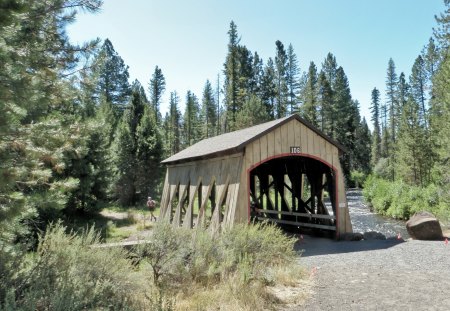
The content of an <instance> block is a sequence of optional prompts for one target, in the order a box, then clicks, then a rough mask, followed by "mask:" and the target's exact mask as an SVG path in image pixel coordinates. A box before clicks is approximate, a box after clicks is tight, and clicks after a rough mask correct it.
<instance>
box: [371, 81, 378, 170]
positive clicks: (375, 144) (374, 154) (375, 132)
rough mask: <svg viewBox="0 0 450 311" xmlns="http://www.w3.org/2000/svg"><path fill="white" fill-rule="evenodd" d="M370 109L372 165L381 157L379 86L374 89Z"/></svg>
mask: <svg viewBox="0 0 450 311" xmlns="http://www.w3.org/2000/svg"><path fill="white" fill-rule="evenodd" d="M370 111H371V113H372V119H371V120H372V122H373V135H372V154H371V160H372V166H375V165H376V164H377V163H378V160H380V158H381V147H380V145H381V130H380V91H378V89H377V88H374V89H373V90H372V102H371V105H370Z"/></svg>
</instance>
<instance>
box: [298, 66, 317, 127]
mask: <svg viewBox="0 0 450 311" xmlns="http://www.w3.org/2000/svg"><path fill="white" fill-rule="evenodd" d="M318 95H319V94H318V75H317V68H316V65H315V64H314V62H311V63H310V64H309V69H308V75H307V76H306V84H305V87H304V88H303V94H302V97H303V105H302V107H301V116H302V117H303V118H305V119H306V120H308V121H309V122H310V123H311V124H313V125H315V126H318V125H319V116H318V113H319V112H320V110H319V100H318Z"/></svg>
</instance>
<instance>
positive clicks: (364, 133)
mask: <svg viewBox="0 0 450 311" xmlns="http://www.w3.org/2000/svg"><path fill="white" fill-rule="evenodd" d="M371 141H372V136H371V135H370V130H369V126H368V125H367V121H366V119H365V118H363V119H362V121H361V122H360V123H359V124H358V126H357V128H356V133H355V149H354V150H355V152H354V154H355V156H354V158H355V160H354V162H353V167H352V170H357V171H360V172H363V173H364V174H368V173H370V169H371V165H370V163H373V161H372V159H371V143H370V142H371Z"/></svg>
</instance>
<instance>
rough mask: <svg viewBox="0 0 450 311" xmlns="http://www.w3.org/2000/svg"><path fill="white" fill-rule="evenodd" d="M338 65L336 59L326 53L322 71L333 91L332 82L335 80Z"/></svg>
mask: <svg viewBox="0 0 450 311" xmlns="http://www.w3.org/2000/svg"><path fill="white" fill-rule="evenodd" d="M337 69H338V65H337V62H336V57H335V56H334V55H333V54H332V53H328V54H327V57H326V58H325V60H324V62H323V63H322V71H323V72H324V73H325V77H326V78H327V80H328V83H330V85H331V87H332V88H333V89H334V82H335V80H336V74H337Z"/></svg>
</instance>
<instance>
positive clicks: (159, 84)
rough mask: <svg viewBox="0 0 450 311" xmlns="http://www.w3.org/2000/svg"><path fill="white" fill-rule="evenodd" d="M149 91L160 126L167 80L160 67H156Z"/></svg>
mask: <svg viewBox="0 0 450 311" xmlns="http://www.w3.org/2000/svg"><path fill="white" fill-rule="evenodd" d="M148 90H149V93H150V104H151V105H152V108H153V111H155V112H156V122H158V124H159V122H160V121H161V116H160V112H159V111H160V109H159V106H160V103H161V97H162V95H163V94H164V91H165V90H166V79H165V78H164V75H163V73H162V70H161V68H158V66H156V67H155V71H154V72H153V74H152V78H151V79H150V82H149V85H148Z"/></svg>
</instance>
